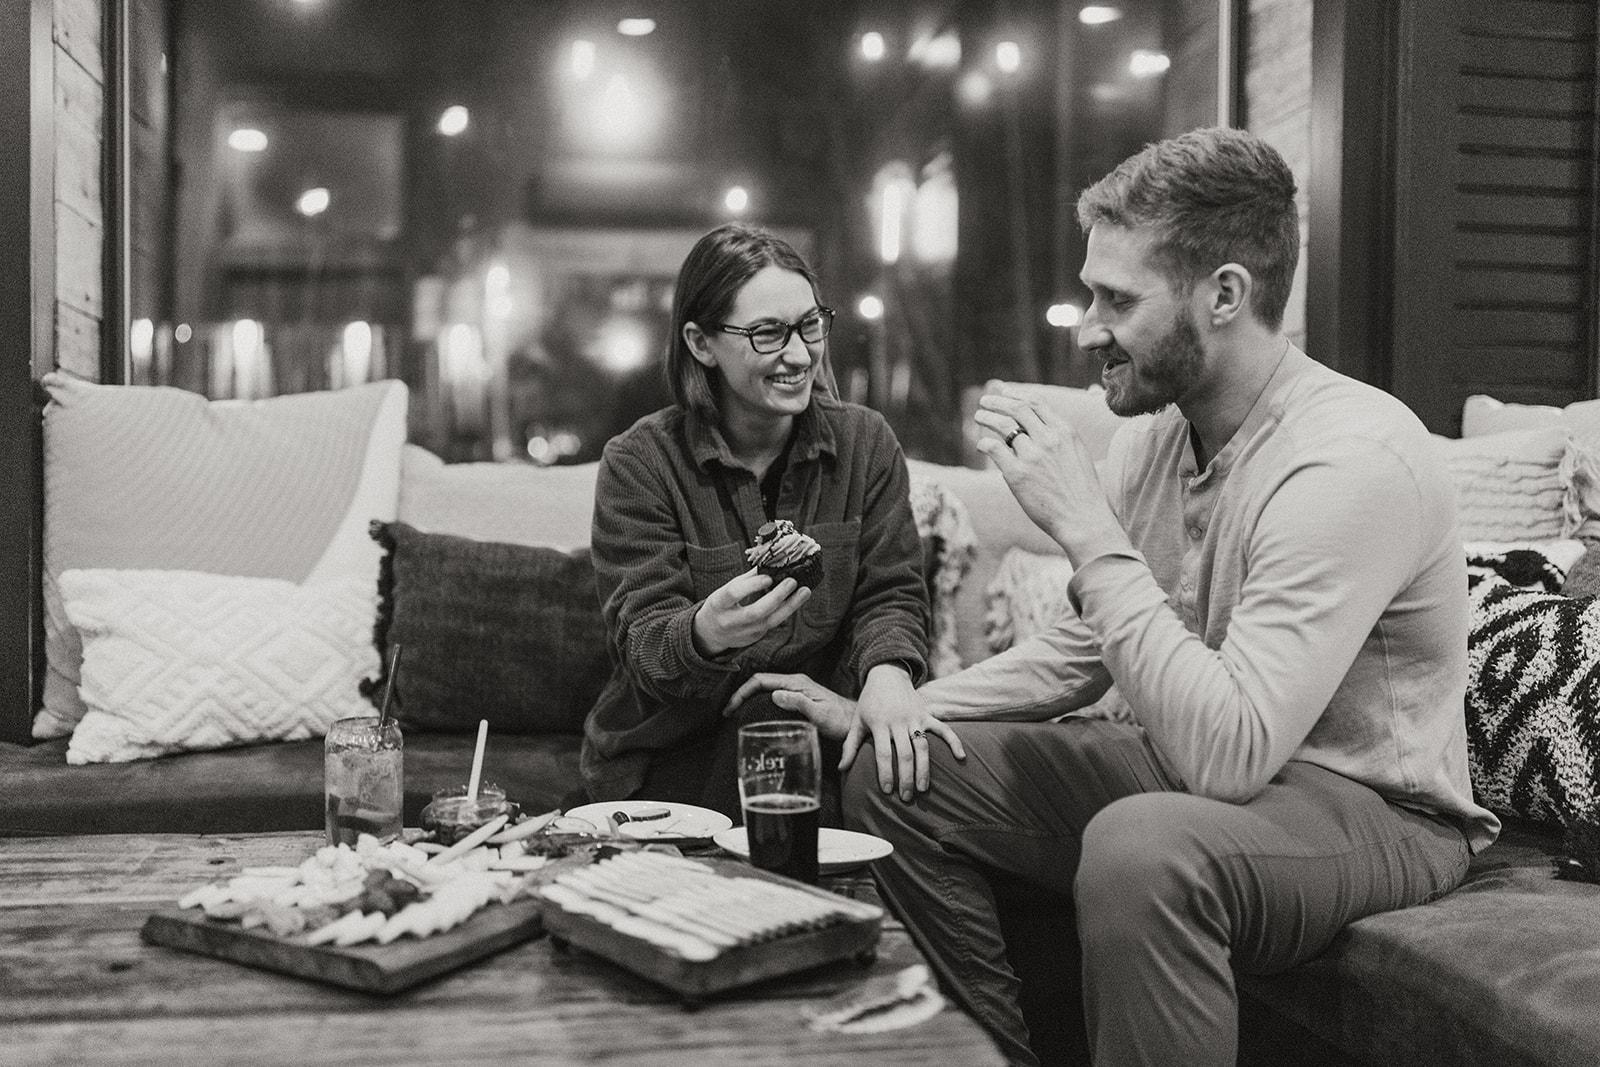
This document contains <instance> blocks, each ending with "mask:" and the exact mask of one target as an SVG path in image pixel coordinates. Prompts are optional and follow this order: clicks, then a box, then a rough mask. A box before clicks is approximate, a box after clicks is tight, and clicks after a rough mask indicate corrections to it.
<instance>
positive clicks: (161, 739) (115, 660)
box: [61, 569, 378, 764]
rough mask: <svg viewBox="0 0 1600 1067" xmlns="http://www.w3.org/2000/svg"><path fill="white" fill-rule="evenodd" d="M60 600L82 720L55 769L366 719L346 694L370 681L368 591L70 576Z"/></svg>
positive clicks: (87, 572) (368, 583) (272, 582)
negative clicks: (78, 660) (77, 655)
mask: <svg viewBox="0 0 1600 1067" xmlns="http://www.w3.org/2000/svg"><path fill="white" fill-rule="evenodd" d="M61 591H62V595H63V601H64V604H65V607H66V612H67V616H68V618H69V619H70V620H71V622H72V624H73V626H75V627H77V628H78V630H79V631H80V632H81V633H82V634H83V639H84V640H83V646H84V655H83V680H82V683H81V685H80V688H79V692H80V693H81V695H82V697H83V701H84V704H85V705H86V706H87V708H88V711H87V712H86V713H85V714H84V717H83V719H82V720H81V721H80V722H79V723H78V725H77V727H76V729H74V731H73V733H72V739H71V740H70V741H69V742H68V744H67V762H68V763H74V764H83V763H120V762H126V761H129V760H136V759H144V758H146V757H150V756H161V755H167V754H170V753H174V752H185V751H195V750H202V749H214V748H223V747H226V746H229V745H240V744H248V743H251V742H255V741H294V740H300V739H303V738H308V737H317V736H320V735H322V734H324V733H326V732H327V729H328V726H329V725H330V724H331V723H332V722H333V721H334V720H335V719H338V718H342V717H344V716H348V715H365V714H371V712H372V705H371V703H369V702H368V701H367V700H365V699H364V698H363V697H362V696H361V693H360V689H359V684H360V682H361V679H362V678H363V677H366V676H368V675H376V674H377V670H378V653H377V648H376V646H375V645H374V643H373V635H372V626H373V619H374V617H375V614H376V610H377V583H376V581H375V580H372V579H361V578H354V577H351V578H341V579H337V580H334V581H329V582H323V583H317V584H312V585H297V584H295V583H293V582H288V581H284V580H282V579H277V578H239V577H233V576H228V575H218V574H203V573H200V572H197V571H154V570H105V569H83V570H70V571H66V572H64V573H63V574H62V575H61Z"/></svg>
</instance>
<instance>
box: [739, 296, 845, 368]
mask: <svg viewBox="0 0 1600 1067" xmlns="http://www.w3.org/2000/svg"><path fill="white" fill-rule="evenodd" d="M835 314H836V313H835V312H834V310H833V308H830V307H824V306H823V305H821V304H818V305H817V306H816V307H814V308H812V309H811V310H810V311H808V312H806V313H805V314H804V315H801V316H800V317H799V318H798V319H796V320H795V321H794V322H764V323H762V324H761V325H759V326H732V325H729V324H728V323H726V322H719V323H717V324H716V328H717V329H718V330H721V331H723V332H724V333H736V334H738V335H739V336H741V337H743V338H744V339H745V340H746V341H749V342H750V349H751V351H753V352H755V354H756V355H758V356H770V355H772V354H773V353H774V352H782V351H783V350H784V349H785V348H787V347H789V339H790V338H791V337H793V336H794V335H795V334H797V333H799V334H800V340H801V341H802V342H804V343H805V344H808V345H819V344H821V343H822V342H823V341H826V340H827V339H828V334H830V333H832V332H833V319H834V315H835ZM813 315H817V316H820V317H821V318H822V323H823V326H822V336H821V337H819V338H817V339H816V340H815V341H807V340H806V335H805V334H804V333H801V332H800V327H801V324H802V323H804V322H805V321H806V320H807V319H809V318H811V316H813ZM777 326H782V327H783V340H782V341H779V342H778V346H777V347H776V348H769V349H766V350H765V351H763V350H762V349H759V348H757V347H756V334H757V333H758V332H759V331H761V330H770V329H772V328H774V327H777Z"/></svg>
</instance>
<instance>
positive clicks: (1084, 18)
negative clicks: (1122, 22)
mask: <svg viewBox="0 0 1600 1067" xmlns="http://www.w3.org/2000/svg"><path fill="white" fill-rule="evenodd" d="M1121 17H1122V9H1121V8H1116V7H1109V6H1107V5H1105V4H1090V5H1089V6H1088V7H1086V8H1083V9H1082V10H1081V11H1079V12H1078V21H1079V22H1081V23H1083V24H1084V25H1085V26H1104V25H1105V24H1106V23H1108V22H1115V21H1117V20H1118V19H1120V18H1121Z"/></svg>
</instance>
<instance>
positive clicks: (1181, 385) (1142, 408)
mask: <svg viewBox="0 0 1600 1067" xmlns="http://www.w3.org/2000/svg"><path fill="white" fill-rule="evenodd" d="M1116 354H1117V355H1120V356H1123V357H1124V358H1126V356H1127V353H1125V352H1123V351H1121V349H1120V348H1119V349H1118V350H1117V351H1116ZM1124 366H1126V367H1127V370H1126V371H1125V372H1123V373H1122V374H1120V375H1118V376H1116V377H1115V378H1106V379H1104V381H1105V387H1106V406H1107V407H1109V408H1110V409H1111V410H1112V412H1114V413H1115V414H1118V415H1122V416H1124V417H1126V416H1131V415H1148V414H1150V413H1151V412H1155V411H1160V410H1161V409H1162V408H1164V407H1166V406H1167V405H1168V404H1173V403H1176V402H1177V401H1178V400H1179V399H1180V398H1181V397H1183V395H1184V394H1186V393H1188V392H1189V390H1190V389H1192V388H1193V387H1194V384H1195V382H1197V381H1198V380H1199V379H1200V375H1201V373H1202V371H1203V370H1204V367H1205V357H1204V353H1203V351H1202V350H1201V347H1200V334H1199V332H1198V331H1197V330H1196V329H1195V328H1194V323H1192V322H1190V321H1189V316H1188V315H1187V314H1186V313H1185V312H1184V310H1183V309H1179V311H1178V313H1177V314H1176V315H1175V316H1173V320H1172V328H1171V329H1169V330H1168V331H1167V332H1166V333H1164V334H1162V335H1161V337H1159V338H1158V339H1157V340H1156V342H1155V344H1153V345H1152V346H1151V347H1150V351H1149V352H1147V353H1146V354H1145V355H1144V356H1143V357H1141V358H1140V359H1139V360H1138V361H1137V362H1128V363H1126V364H1124Z"/></svg>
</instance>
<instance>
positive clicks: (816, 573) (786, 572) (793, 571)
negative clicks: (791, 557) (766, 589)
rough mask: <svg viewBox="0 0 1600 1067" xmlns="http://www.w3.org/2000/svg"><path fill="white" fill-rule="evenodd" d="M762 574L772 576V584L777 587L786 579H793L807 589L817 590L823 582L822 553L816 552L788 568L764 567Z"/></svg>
mask: <svg viewBox="0 0 1600 1067" xmlns="http://www.w3.org/2000/svg"><path fill="white" fill-rule="evenodd" d="M760 570H761V573H762V574H770V575H771V576H772V584H773V585H777V584H778V583H779V582H781V581H783V580H784V579H785V578H793V579H794V580H795V581H796V582H797V583H799V584H800V585H803V586H805V587H806V588H807V589H815V588H816V587H817V584H818V583H819V582H821V581H822V553H821V552H815V553H813V554H811V555H810V556H807V557H806V558H805V559H803V560H801V561H800V562H799V563H792V564H790V565H789V566H787V567H762V568H761V569H760Z"/></svg>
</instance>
